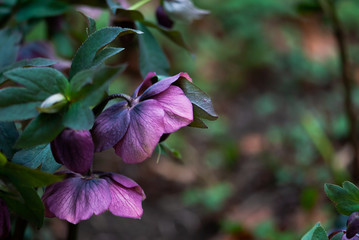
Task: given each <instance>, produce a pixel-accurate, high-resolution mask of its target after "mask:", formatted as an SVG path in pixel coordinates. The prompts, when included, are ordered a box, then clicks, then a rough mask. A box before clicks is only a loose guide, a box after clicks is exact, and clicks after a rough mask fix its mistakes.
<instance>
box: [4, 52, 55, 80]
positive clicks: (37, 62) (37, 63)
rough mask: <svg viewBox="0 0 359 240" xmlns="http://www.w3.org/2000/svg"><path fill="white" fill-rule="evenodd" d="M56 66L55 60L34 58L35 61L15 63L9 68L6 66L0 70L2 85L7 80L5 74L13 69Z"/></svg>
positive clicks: (27, 60) (26, 60)
mask: <svg viewBox="0 0 359 240" xmlns="http://www.w3.org/2000/svg"><path fill="white" fill-rule="evenodd" d="M54 64H56V61H55V60H52V59H47V58H33V59H25V60H21V61H19V62H15V63H13V64H11V65H9V66H6V67H4V68H3V69H1V70H0V84H1V83H3V82H5V80H6V78H5V77H4V75H3V74H4V72H6V71H9V70H11V69H14V68H18V67H25V66H29V67H46V66H50V65H54Z"/></svg>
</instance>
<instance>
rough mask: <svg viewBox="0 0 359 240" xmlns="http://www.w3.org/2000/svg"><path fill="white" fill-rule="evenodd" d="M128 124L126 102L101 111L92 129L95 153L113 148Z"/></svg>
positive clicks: (128, 115)
mask: <svg viewBox="0 0 359 240" xmlns="http://www.w3.org/2000/svg"><path fill="white" fill-rule="evenodd" d="M129 122H130V114H129V109H128V105H127V102H126V101H123V102H119V103H116V104H114V105H112V106H111V107H109V108H107V109H106V110H105V111H103V112H102V113H101V114H100V115H99V116H98V117H97V119H96V121H95V124H94V127H93V128H92V130H91V131H92V136H93V141H94V143H95V151H96V152H101V151H104V150H106V149H108V148H111V147H113V146H114V145H115V144H116V143H118V142H119V141H120V140H121V138H122V137H123V136H124V135H125V133H126V131H127V128H128V125H129Z"/></svg>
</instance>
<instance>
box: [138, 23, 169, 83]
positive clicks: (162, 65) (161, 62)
mask: <svg viewBox="0 0 359 240" xmlns="http://www.w3.org/2000/svg"><path fill="white" fill-rule="evenodd" d="M136 26H137V28H138V29H139V30H141V31H142V32H143V35H140V36H138V40H139V45H140V71H141V75H142V77H143V78H145V76H146V75H147V73H149V72H156V73H157V74H158V75H168V70H169V68H170V65H169V63H168V60H167V57H166V55H165V54H164V52H163V51H162V49H161V47H160V45H159V44H158V42H157V40H156V39H155V38H154V37H153V35H152V33H151V32H150V31H149V30H148V29H147V27H146V26H144V25H143V24H141V23H139V22H136Z"/></svg>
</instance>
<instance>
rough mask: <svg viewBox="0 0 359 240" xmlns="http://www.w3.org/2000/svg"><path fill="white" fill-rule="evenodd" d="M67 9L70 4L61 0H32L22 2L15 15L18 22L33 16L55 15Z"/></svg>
mask: <svg viewBox="0 0 359 240" xmlns="http://www.w3.org/2000/svg"><path fill="white" fill-rule="evenodd" d="M69 9H70V6H69V5H68V4H66V3H64V2H61V1H56V0H32V1H28V2H27V3H25V4H22V5H21V8H20V9H19V10H18V11H17V12H16V15H15V16H16V19H17V20H18V21H19V22H22V21H26V20H28V19H33V18H44V17H51V16H57V15H60V14H63V13H64V12H66V11H68V10H69Z"/></svg>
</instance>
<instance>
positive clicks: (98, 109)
mask: <svg viewBox="0 0 359 240" xmlns="http://www.w3.org/2000/svg"><path fill="white" fill-rule="evenodd" d="M116 98H122V99H124V100H126V101H127V103H128V105H129V106H131V104H132V98H131V97H130V96H128V95H126V94H123V93H117V94H112V95H110V96H107V97H106V98H105V99H104V100H102V102H100V103H99V104H98V105H97V106H96V107H94V108H93V110H92V111H93V113H94V114H95V116H98V115H99V114H100V113H101V112H102V110H103V109H104V108H105V107H106V105H107V103H108V102H109V101H110V100H112V99H116Z"/></svg>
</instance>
